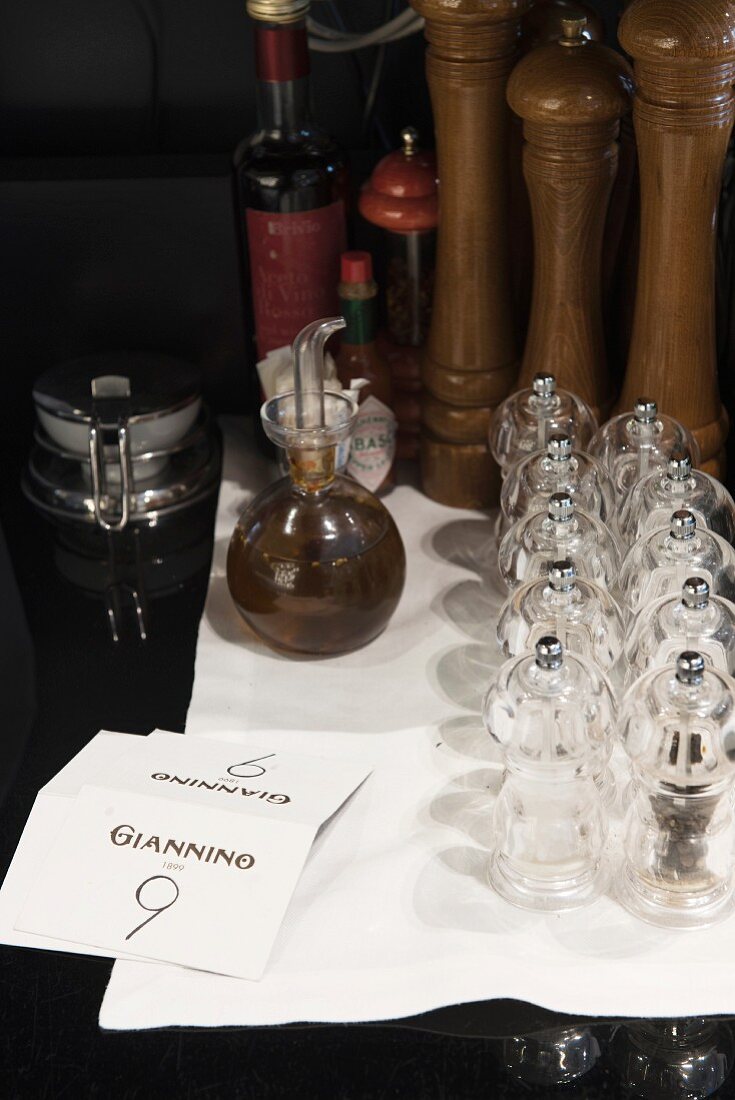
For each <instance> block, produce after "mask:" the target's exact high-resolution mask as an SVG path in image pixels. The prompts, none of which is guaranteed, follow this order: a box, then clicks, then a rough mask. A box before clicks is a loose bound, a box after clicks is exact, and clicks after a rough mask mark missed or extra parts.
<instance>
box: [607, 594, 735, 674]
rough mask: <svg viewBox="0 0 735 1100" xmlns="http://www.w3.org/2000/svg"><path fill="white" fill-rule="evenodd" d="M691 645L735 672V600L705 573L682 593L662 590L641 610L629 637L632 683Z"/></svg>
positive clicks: (627, 650)
mask: <svg viewBox="0 0 735 1100" xmlns="http://www.w3.org/2000/svg"><path fill="white" fill-rule="evenodd" d="M685 649H695V650H696V651H697V652H698V653H701V654H702V656H703V657H704V660H705V663H706V664H708V665H711V666H712V668H716V669H718V670H719V671H720V672H727V673H728V674H729V675H730V676H733V675H735V606H733V604H732V603H730V601H729V600H726V599H723V597H722V596H712V595H710V590H709V585H708V583H707V581H706V580H705V579H704V577H688V578H687V579H686V580H685V581H684V584H683V586H682V590H681V594H680V595H676V593H673V594H671V595H668V596H662V597H661V598H660V599H658V600H656V601H655V602H654V603H652V604H646V605H644V606H643V607H642V608H641V610H640V611H639V612H638V614H637V615H636V617H635V619H634V620H633V623H632V625H631V628H630V631H629V633H628V637H627V639H626V642H625V664H626V683H627V684H628V685H630V684H633V683H635V681H636V680H637V679H638V677H639V676H642V675H643V674H644V672H648V670H649V669H650V668H661V667H662V665H667V664H670V663H671V662H672V661H674V660H675V659H676V656H677V654H679V653H681V652H682V651H683V650H685Z"/></svg>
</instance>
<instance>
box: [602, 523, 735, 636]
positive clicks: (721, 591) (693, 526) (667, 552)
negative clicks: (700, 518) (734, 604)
mask: <svg viewBox="0 0 735 1100" xmlns="http://www.w3.org/2000/svg"><path fill="white" fill-rule="evenodd" d="M691 576H701V577H703V578H704V580H706V581H707V583H708V585H709V586H710V588H711V590H712V591H713V592H716V593H717V594H718V595H719V596H725V597H727V598H728V599H731V598H732V597H733V596H735V550H733V548H732V546H730V544H729V543H727V542H725V540H724V539H723V538H721V537H720V536H719V535H716V534H715V533H714V532H713V531H708V530H707V529H706V528H704V527H702V528H700V527H698V526H697V521H696V519H695V518H694V516H693V515H692V513H691V512H689V511H687V509H685V508H681V509H679V510H678V511H676V512H674V514H673V515H672V516H671V520H670V522H669V524H668V525H667V526H666V527H659V528H658V529H657V530H656V531H652V532H651V533H650V534H648V535H645V536H644V537H643V538H641V539H639V540H638V542H636V543H635V544H634V545H633V546H631V548H630V550H629V551H628V553H627V554H626V555H625V559H624V560H623V564H622V566H621V569H620V581H619V590H620V597H621V603H622V604H624V605H625V607H626V608H627V610H628V611H629V612H632V613H634V614H635V612H637V611H638V610H639V608H641V607H643V606H644V605H646V604H648V603H650V602H651V601H652V600H655V599H658V597H659V596H665V595H667V594H668V593H671V592H674V593H677V594H678V593H679V592H681V587H682V585H683V584H684V582H685V581H686V580H687V578H688V577H691Z"/></svg>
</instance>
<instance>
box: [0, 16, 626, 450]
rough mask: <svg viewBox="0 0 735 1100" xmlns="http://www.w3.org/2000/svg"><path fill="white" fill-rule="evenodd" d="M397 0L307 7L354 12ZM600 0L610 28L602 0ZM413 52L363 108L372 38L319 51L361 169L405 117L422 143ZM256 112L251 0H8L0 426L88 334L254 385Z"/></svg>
mask: <svg viewBox="0 0 735 1100" xmlns="http://www.w3.org/2000/svg"><path fill="white" fill-rule="evenodd" d="M405 6H406V5H405V0H336V2H334V3H332V2H330V0H319V2H315V3H314V4H313V14H314V16H315V18H318V19H319V20H320V21H321V22H323V23H330V24H331V25H333V26H336V25H342V26H345V27H347V28H348V29H355V30H358V29H369V28H372V27H375V26H377V25H378V24H379V23H380V22H382V20H383V19H384V17H385V16H386V15H387V14H391V13H394V12H398V11H402V10H404V9H405ZM597 6H598V7H599V8H600V10H603V9H604V10H605V14H606V20H607V27H608V37H609V38H612V39H614V33H615V23H616V19H615V14H614V0H605V2H604V4H603V3H600V4H598V5H597ZM423 52H424V43H423V36H422V35H420V34H417V35H414V36H412V37H410V38H407V39H403V40H402V41H400V42H397V43H394V44H391V45H390V46H389V47H388V48H387V49H386V51H385V54H384V57H383V63H382V76H381V80H380V83H379V86H378V94H377V98H376V102H375V111H374V114H373V116H372V118H371V119H370V121H369V124H368V125H364V120H363V115H364V104H365V99H366V90H367V88H368V86H369V83H370V79H371V77H372V73H373V68H374V65H375V63H376V61H377V59H378V51H377V50H375V49H370V50H364V51H360V53H359V54H340V55H335V54H323V53H320V54H313V58H312V65H313V75H312V86H313V100H314V107H315V116H316V118H317V119H318V121H319V122H320V124H321V125H322V126H323V127H324V128H325V129H327V130H328V131H329V132H331V133H332V134H334V135H335V136H336V137H337V138H338V139H339V140H340V142H341V143H342V144H343V145H344V146H345V147H346V148H347V149H348V150H350V152H351V162H352V180H353V185H354V186H357V184H358V183H359V182H360V180H361V179H362V178H364V176H365V175H366V174H367V173H368V172H369V171H370V168H371V166H372V164H373V163H374V162H375V160H376V159H377V157H378V156H379V155H380V154H381V152H384V151H386V150H387V148H388V147H394V146H395V145H397V144H398V141H399V133H400V130H401V128H402V127H403V126H406V125H409V124H410V125H415V126H417V127H418V129H419V131H420V133H421V135H422V136H423V139H424V141H425V143H426V144H427V145H428V144H432V142H433V138H432V122H431V110H430V105H429V99H428V93H427V89H426V83H425V79H424V73H423ZM254 127H255V86H254V73H253V61H252V44H251V29H250V23H249V19H248V17H247V15H246V12H245V0H0V245H1V247H0V331H2V338H3V339H2V352H3V354H2V366H0V372H1V375H0V376H1V377H2V382H3V401H2V403H1V404H0V438H1V439H2V440H3V442H4V443H7V442H8V441H13V442H15V441H17V442H18V443H19V444H20V445H23V444H24V441H25V440H26V439H27V432H28V428H29V425H30V420H31V404H30V387H31V382H32V380H33V379H34V378H35V377H36V376H37V375H38V374H39V373H40V372H41V371H42V370H43V369H45V368H46V367H47V366H49V365H51V364H52V363H54V362H58V361H61V360H64V359H68V358H73V357H75V356H77V355H83V354H86V353H91V352H96V351H105V350H115V349H129V348H145V349H149V350H158V351H164V352H169V353H171V354H174V355H179V356H182V357H183V358H187V359H191V360H193V361H194V362H196V363H198V364H200V365H201V366H202V367H203V368H204V373H205V385H206V390H207V396H208V397H209V399H210V401H212V402H213V403H214V405H215V407H216V408H219V409H223V408H228V409H241V408H243V407H244V406H245V405H246V404H247V402H248V392H249V391H248V387H247V385H246V374H247V369H248V363H249V362H250V360H251V358H252V355H251V338H250V334H249V333H246V332H245V331H244V328H243V320H242V311H241V308H240V302H241V298H242V294H243V293H247V288H244V289H241V287H240V281H239V274H238V251H237V237H236V223H235V217H234V214H233V208H232V194H231V186H230V175H229V172H230V161H231V155H232V151H233V150H234V148H235V146H236V145H237V143H238V142H239V141H240V139H241V138H242V137H243V136H244V135H246V134H247V133H249V132H250V131H251V130H252V129H253V128H254ZM353 233H354V230H353ZM358 237H359V234H358ZM353 239H354V237H353Z"/></svg>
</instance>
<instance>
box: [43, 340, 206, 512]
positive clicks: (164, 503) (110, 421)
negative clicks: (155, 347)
mask: <svg viewBox="0 0 735 1100" xmlns="http://www.w3.org/2000/svg"><path fill="white" fill-rule="evenodd" d="M33 400H34V403H35V406H36V413H37V416H38V424H37V427H36V433H35V443H34V447H33V450H32V452H31V455H30V459H29V463H28V467H27V470H26V473H25V476H24V481H23V488H24V491H25V493H26V496H28V498H29V499H30V500H31V501H32V502H33V503H34V504H35V505H36V506H37V507H38V508H40V509H41V510H42V511H43V512H44V513H45V514H47V515H48V516H49V517H50V518H56V519H60V520H70V521H72V522H81V523H84V524H92V525H95V526H96V527H97V528H99V529H100V530H101V531H103V532H106V533H115V532H121V531H123V530H124V529H125V528H126V527H127V526H128V525H129V524H138V525H140V524H143V525H150V524H151V523H152V522H153V523H158V522H159V521H160V519H161V518H164V517H165V516H166V515H168V514H169V513H170V512H173V511H178V510H180V509H181V508H183V507H186V506H188V505H191V504H193V503H195V501H198V500H200V499H201V498H202V496H203V495H205V496H206V495H211V494H213V493H214V492H216V487H217V484H218V480H219V449H218V447H217V443H216V440H215V439H214V437H213V433H212V430H211V425H210V420H209V416H208V414H207V412H206V409H205V408H204V407H203V404H202V398H201V393H200V375H199V371H198V370H197V369H196V367H194V366H193V365H192V364H190V363H186V362H183V361H180V360H177V359H173V358H170V357H168V356H164V355H158V354H155V353H141V352H130V353H128V352H115V353H110V354H105V355H92V356H86V357H84V358H82V359H75V360H73V361H71V362H68V363H62V364H60V365H59V366H56V367H52V368H51V369H50V370H48V371H46V372H45V373H44V374H42V375H41V377H40V378H39V379H38V380H37V382H36V384H35V386H34V389H33Z"/></svg>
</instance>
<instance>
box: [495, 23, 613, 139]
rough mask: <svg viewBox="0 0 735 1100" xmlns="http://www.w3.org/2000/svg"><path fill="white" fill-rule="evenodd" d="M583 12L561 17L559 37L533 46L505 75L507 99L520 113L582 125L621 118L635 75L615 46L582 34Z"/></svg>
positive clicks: (530, 118)
mask: <svg viewBox="0 0 735 1100" xmlns="http://www.w3.org/2000/svg"><path fill="white" fill-rule="evenodd" d="M586 23H587V20H586V18H585V17H584V16H581V17H579V18H568V19H564V20H562V27H563V32H564V33H563V37H562V38H560V39H559V40H558V41H557V42H550V43H549V44H548V45H546V46H540V47H539V48H538V49H536V50H532V51H531V53H529V54H527V55H526V57H524V58H523V60H522V61H519V63H518V64H517V65H516V67H515V69H514V70H513V72H512V73H511V77H510V80H509V81H508V102H509V104H510V106H511V108H512V109H513V110H514V111H515V113H516V114H517V115H519V116H520V117H521V118H522V119H524V120H525V121H527V122H532V123H541V124H543V123H552V124H554V125H556V126H580V125H585V124H586V123H595V122H606V121H609V120H612V119H617V118H619V117H620V116H621V115H622V114H624V113H625V112H626V111H627V110H628V109H629V107H630V99H631V95H632V92H633V78H632V75H631V72H630V67H629V65H628V63H627V62H626V61H625V59H624V58H622V57H621V56H620V55H619V54H617V53H615V52H614V50H610V49H608V48H607V47H606V46H601V45H600V44H599V43H598V42H591V41H590V40H589V39H588V38H586V37H585V34H584V29H585V27H586Z"/></svg>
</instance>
